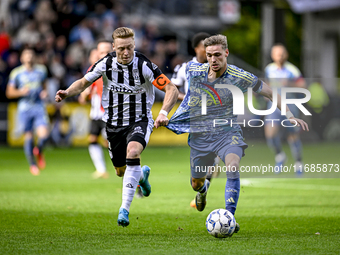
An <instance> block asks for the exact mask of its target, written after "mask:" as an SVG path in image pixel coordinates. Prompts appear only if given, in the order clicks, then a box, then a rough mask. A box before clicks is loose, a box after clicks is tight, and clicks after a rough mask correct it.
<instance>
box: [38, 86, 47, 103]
mask: <svg viewBox="0 0 340 255" xmlns="http://www.w3.org/2000/svg"><path fill="white" fill-rule="evenodd" d="M39 96H40V98H41V99H42V100H45V99H46V98H47V96H48V94H47V91H46V90H45V89H44V90H42V91H41V92H40V94H39Z"/></svg>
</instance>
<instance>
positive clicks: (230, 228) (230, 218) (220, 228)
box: [205, 209, 236, 238]
mask: <svg viewBox="0 0 340 255" xmlns="http://www.w3.org/2000/svg"><path fill="white" fill-rule="evenodd" d="M205 226H206V228H207V230H208V232H209V234H210V235H212V236H214V237H216V238H226V237H231V236H232V235H233V233H234V231H235V226H236V221H235V218H234V215H233V214H232V213H231V212H229V211H228V210H225V209H216V210H213V211H212V212H211V213H209V215H208V217H207V220H206V221H205Z"/></svg>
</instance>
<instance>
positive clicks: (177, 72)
mask: <svg viewBox="0 0 340 255" xmlns="http://www.w3.org/2000/svg"><path fill="white" fill-rule="evenodd" d="M189 62H194V63H198V61H197V58H196V57H194V58H193V59H192V60H190V61H189ZM186 68H187V62H184V63H182V64H180V65H177V66H176V67H175V69H174V73H173V75H172V77H171V81H172V83H174V84H175V85H176V86H184V93H185V94H186V93H187V92H188V87H189V86H188V81H187V77H186V72H185V70H186Z"/></svg>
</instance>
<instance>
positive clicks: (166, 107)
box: [155, 82, 178, 128]
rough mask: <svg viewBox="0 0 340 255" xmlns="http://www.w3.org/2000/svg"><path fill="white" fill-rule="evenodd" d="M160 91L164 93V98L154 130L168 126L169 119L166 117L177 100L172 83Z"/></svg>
mask: <svg viewBox="0 0 340 255" xmlns="http://www.w3.org/2000/svg"><path fill="white" fill-rule="evenodd" d="M162 90H163V91H164V92H165V97H164V101H163V106H162V110H161V111H160V112H159V115H158V117H157V119H156V121H155V127H156V128H158V127H160V126H166V125H168V123H169V119H168V117H167V115H168V113H169V112H170V111H171V109H172V108H173V107H174V106H175V104H176V102H177V98H178V89H177V87H176V86H175V85H174V84H173V83H172V82H170V83H168V84H167V85H166V86H165V87H164V88H163V89H162Z"/></svg>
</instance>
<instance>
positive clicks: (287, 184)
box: [0, 141, 340, 254]
mask: <svg viewBox="0 0 340 255" xmlns="http://www.w3.org/2000/svg"><path fill="white" fill-rule="evenodd" d="M248 144H249V148H248V149H247V150H246V157H244V158H243V159H242V161H241V164H242V165H260V164H269V163H271V164H273V162H272V161H273V155H272V154H271V152H270V151H269V149H268V148H267V146H266V145H265V144H264V143H257V142H256V143H252V142H249V141H248ZM284 149H285V151H286V153H287V155H288V156H289V150H288V147H284ZM106 154H107V153H106ZM45 155H46V160H47V167H46V169H45V170H44V171H43V172H42V173H41V175H40V176H32V175H31V174H30V173H29V170H28V166H27V163H26V160H25V157H24V153H23V150H22V149H21V148H20V149H10V148H7V147H1V148H0V254H339V253H340V178H334V177H337V175H336V174H335V175H334V176H333V178H324V179H317V178H296V177H295V175H294V174H292V175H285V174H282V175H274V174H272V175H266V177H275V178H246V179H245V178H243V179H242V174H241V179H242V182H241V193H240V199H239V204H238V208H237V211H236V214H235V218H236V221H237V222H238V223H239V224H240V226H241V230H240V232H239V233H238V234H234V235H233V237H232V238H227V239H216V238H214V237H212V236H210V235H209V234H208V232H207V231H206V229H205V219H206V217H207V215H208V214H209V212H211V211H212V210H214V209H216V208H223V207H224V186H225V181H226V179H225V178H222V177H221V178H216V179H214V180H213V182H212V185H211V187H210V189H209V193H208V197H207V207H206V209H205V210H204V211H203V212H198V211H196V210H195V209H193V208H191V207H190V206H189V203H190V201H191V200H192V199H193V198H194V196H195V192H193V191H192V189H191V186H190V184H189V176H190V171H189V149H188V147H164V148H160V147H148V148H147V149H146V150H145V152H143V154H142V163H143V164H148V165H149V166H150V167H151V169H152V170H151V175H150V182H151V184H152V193H151V195H150V197H148V198H143V199H136V198H135V199H134V201H133V203H132V206H131V210H130V226H128V227H127V228H122V227H118V226H117V214H118V209H119V207H120V203H121V195H122V194H121V185H122V179H121V178H119V177H117V176H115V174H114V169H113V167H112V165H111V162H110V160H109V157H108V155H106V160H107V165H108V169H109V172H110V178H109V179H106V180H103V179H101V180H93V179H91V173H92V171H93V170H94V168H93V166H92V162H91V160H90V157H89V155H88V151H87V149H86V148H80V149H74V148H73V149H72V148H71V149H52V148H47V149H46V152H45ZM304 161H305V163H307V162H308V163H313V164H318V163H321V164H324V163H327V164H328V163H333V164H339V163H340V159H339V144H336V143H332V144H310V145H308V144H305V145H304ZM290 163H292V160H291V157H290V160H289V161H288V164H290ZM337 174H338V175H339V176H338V177H340V173H337ZM222 175H224V174H223V173H222V174H221V176H222ZM283 177H292V178H283Z"/></svg>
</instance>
